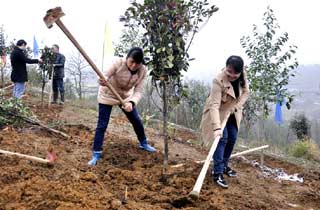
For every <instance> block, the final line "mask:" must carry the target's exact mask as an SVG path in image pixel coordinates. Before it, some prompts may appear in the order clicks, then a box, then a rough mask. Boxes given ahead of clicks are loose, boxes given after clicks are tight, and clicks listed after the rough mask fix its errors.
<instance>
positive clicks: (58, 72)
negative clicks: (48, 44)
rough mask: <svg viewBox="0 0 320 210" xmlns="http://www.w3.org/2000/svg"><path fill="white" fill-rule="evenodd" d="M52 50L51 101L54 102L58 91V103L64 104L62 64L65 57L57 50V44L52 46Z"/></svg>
mask: <svg viewBox="0 0 320 210" xmlns="http://www.w3.org/2000/svg"><path fill="white" fill-rule="evenodd" d="M52 51H53V53H54V54H55V57H56V60H55V62H54V63H53V68H54V69H53V78H52V90H53V100H52V102H51V103H53V104H56V103H57V100H58V96H59V93H60V102H59V103H60V104H61V105H63V104H64V84H63V78H64V64H65V61H66V58H65V56H64V55H62V54H61V53H60V52H59V46H58V45H57V44H54V45H53V46H52Z"/></svg>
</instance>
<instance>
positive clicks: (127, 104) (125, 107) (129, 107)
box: [122, 102, 133, 112]
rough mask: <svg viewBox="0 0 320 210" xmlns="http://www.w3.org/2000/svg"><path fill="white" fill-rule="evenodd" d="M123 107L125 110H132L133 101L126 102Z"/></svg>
mask: <svg viewBox="0 0 320 210" xmlns="http://www.w3.org/2000/svg"><path fill="white" fill-rule="evenodd" d="M122 109H124V111H126V112H131V111H132V109H133V107H132V103H131V102H126V103H125V104H124V105H123V106H122Z"/></svg>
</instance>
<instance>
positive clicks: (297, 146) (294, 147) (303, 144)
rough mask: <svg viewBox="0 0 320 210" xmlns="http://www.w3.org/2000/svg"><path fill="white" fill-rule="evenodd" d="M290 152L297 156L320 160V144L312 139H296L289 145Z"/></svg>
mask: <svg viewBox="0 0 320 210" xmlns="http://www.w3.org/2000/svg"><path fill="white" fill-rule="evenodd" d="M289 154H291V155H292V156H294V157H296V158H305V159H307V160H315V161H318V162H320V150H319V147H318V145H317V144H316V143H315V142H314V141H313V140H311V139H304V140H303V141H296V142H294V143H293V144H291V145H290V146H289Z"/></svg>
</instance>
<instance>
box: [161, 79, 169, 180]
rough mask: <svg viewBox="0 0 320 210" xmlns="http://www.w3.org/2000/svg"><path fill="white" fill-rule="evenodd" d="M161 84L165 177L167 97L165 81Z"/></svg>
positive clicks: (166, 158)
mask: <svg viewBox="0 0 320 210" xmlns="http://www.w3.org/2000/svg"><path fill="white" fill-rule="evenodd" d="M162 85H163V93H162V97H163V110H162V111H163V138H164V158H163V175H164V176H165V177H166V174H167V171H168V156H169V148H168V113H167V112H168V101H167V100H168V99H167V87H166V82H165V81H162Z"/></svg>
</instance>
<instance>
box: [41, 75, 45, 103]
mask: <svg viewBox="0 0 320 210" xmlns="http://www.w3.org/2000/svg"><path fill="white" fill-rule="evenodd" d="M45 85H46V75H45V71H44V70H43V71H42V87H41V107H43V96H44V87H45Z"/></svg>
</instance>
